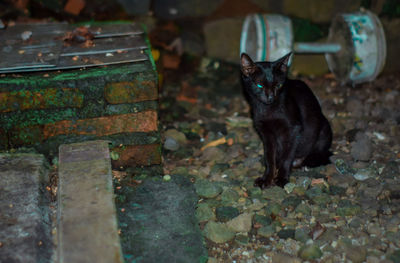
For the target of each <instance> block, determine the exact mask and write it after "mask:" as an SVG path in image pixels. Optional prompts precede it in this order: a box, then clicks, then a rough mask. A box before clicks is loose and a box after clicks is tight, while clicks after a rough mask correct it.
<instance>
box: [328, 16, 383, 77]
mask: <svg viewBox="0 0 400 263" xmlns="http://www.w3.org/2000/svg"><path fill="white" fill-rule="evenodd" d="M328 41H329V42H336V43H340V44H341V45H342V46H344V47H346V48H343V49H341V50H340V51H339V52H337V53H333V54H326V55H325V56H326V60H327V63H328V66H329V69H330V70H331V71H332V72H333V73H334V74H335V76H336V78H338V79H339V80H340V81H341V82H342V83H345V82H351V83H354V84H357V83H362V82H367V81H372V80H374V79H375V78H376V77H377V76H378V74H379V73H380V72H381V71H382V70H383V67H384V65H385V60H386V39H385V32H384V30H383V27H382V24H381V22H380V21H379V19H378V17H377V16H376V15H375V14H373V13H371V12H370V11H367V10H364V11H360V12H357V13H351V14H340V15H337V16H336V17H335V18H334V20H333V22H332V25H331V27H330V30H329V37H328Z"/></svg>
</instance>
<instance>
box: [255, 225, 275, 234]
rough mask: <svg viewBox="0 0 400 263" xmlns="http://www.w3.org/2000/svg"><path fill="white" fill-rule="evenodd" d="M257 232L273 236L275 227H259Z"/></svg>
mask: <svg viewBox="0 0 400 263" xmlns="http://www.w3.org/2000/svg"><path fill="white" fill-rule="evenodd" d="M257 234H258V235H260V236H262V237H271V236H273V235H274V234H275V227H274V226H272V225H269V226H263V227H262V228H259V229H258V231H257Z"/></svg>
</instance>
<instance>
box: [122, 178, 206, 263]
mask: <svg viewBox="0 0 400 263" xmlns="http://www.w3.org/2000/svg"><path fill="white" fill-rule="evenodd" d="M125 180H126V181H121V184H120V186H121V187H118V188H117V189H119V190H116V193H117V196H116V199H117V202H116V204H117V208H118V221H119V224H120V229H121V243H122V249H123V253H124V259H125V262H140V263H159V262H171V263H172V262H182V263H185V262H193V263H197V262H199V263H203V262H207V259H208V256H207V250H206V249H205V247H204V244H203V237H202V235H201V232H200V229H199V226H198V222H197V219H196V217H195V207H196V205H197V200H198V198H197V195H196V193H195V191H194V187H193V184H192V183H191V182H190V181H189V179H188V178H185V177H183V176H178V175H173V176H172V179H171V180H170V181H163V180H162V179H161V178H160V177H158V176H157V177H150V178H147V179H145V180H143V182H142V183H141V184H140V185H138V186H136V187H133V186H132V182H131V181H130V179H129V178H126V179H125Z"/></svg>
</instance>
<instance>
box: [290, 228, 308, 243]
mask: <svg viewBox="0 0 400 263" xmlns="http://www.w3.org/2000/svg"><path fill="white" fill-rule="evenodd" d="M309 233H310V229H309V228H308V227H302V228H297V229H296V230H295V232H294V239H295V240H297V241H300V242H303V243H306V241H307V240H309V239H310V235H309Z"/></svg>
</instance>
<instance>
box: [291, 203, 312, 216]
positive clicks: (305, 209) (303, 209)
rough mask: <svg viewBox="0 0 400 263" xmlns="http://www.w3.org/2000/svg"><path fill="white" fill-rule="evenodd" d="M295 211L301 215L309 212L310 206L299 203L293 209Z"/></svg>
mask: <svg viewBox="0 0 400 263" xmlns="http://www.w3.org/2000/svg"><path fill="white" fill-rule="evenodd" d="M295 212H296V213H301V214H303V215H310V214H311V207H310V206H309V205H307V204H299V205H298V206H297V207H296V210H295Z"/></svg>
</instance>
